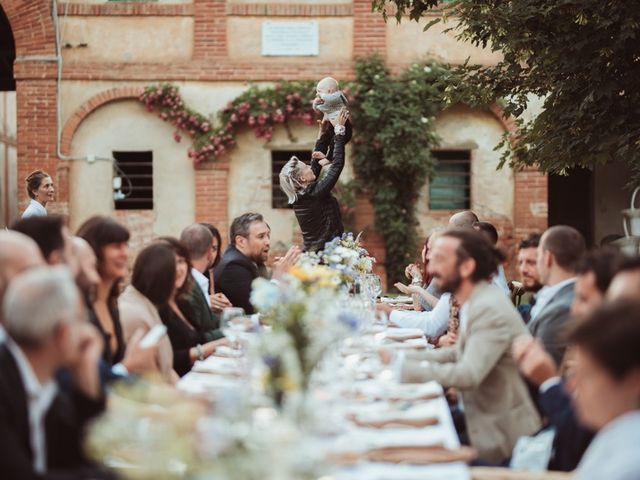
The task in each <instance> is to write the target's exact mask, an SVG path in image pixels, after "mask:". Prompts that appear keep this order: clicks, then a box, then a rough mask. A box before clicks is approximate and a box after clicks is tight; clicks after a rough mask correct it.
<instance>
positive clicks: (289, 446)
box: [86, 380, 325, 480]
mask: <svg viewBox="0 0 640 480" xmlns="http://www.w3.org/2000/svg"><path fill="white" fill-rule="evenodd" d="M224 388H225V387H220V388H219V389H218V390H224ZM217 393H218V394H220V395H224V392H217ZM235 410H237V411H234V412H233V413H232V414H231V413H230V412H229V411H225V409H224V408H221V407H220V406H218V405H211V404H210V403H209V401H205V400H204V399H202V398H196V397H191V396H187V395H185V394H183V393H181V392H179V391H178V390H176V389H175V388H173V387H171V386H169V385H166V384H162V383H154V382H150V381H147V380H138V381H136V382H133V383H131V382H121V383H119V384H117V385H116V387H115V388H114V389H113V390H112V391H111V392H110V395H109V402H108V404H107V411H106V412H105V413H104V414H103V415H102V416H101V417H100V418H98V419H97V420H96V421H95V422H93V424H92V425H91V426H90V428H89V430H88V440H87V445H86V449H87V452H88V453H89V455H90V456H91V457H92V458H93V459H94V460H96V461H97V462H99V463H100V464H103V465H105V466H107V467H109V468H111V469H113V470H114V471H115V472H116V473H117V474H118V478H123V479H125V480H151V479H163V480H174V479H175V480H179V479H180V480H182V479H191V480H204V479H207V480H212V479H216V480H235V479H243V480H294V479H295V480H313V479H317V478H319V477H320V476H322V474H323V473H324V472H323V471H324V469H325V467H324V462H323V459H322V458H320V457H318V455H316V454H315V453H314V452H311V451H309V449H308V448H306V446H305V443H304V442H303V438H302V432H301V430H300V429H299V428H298V427H297V425H296V424H295V423H293V422H292V421H291V419H289V418H287V417H285V416H281V415H277V412H276V411H275V410H274V409H272V408H265V407H260V406H258V407H255V408H251V406H250V405H248V404H247V408H240V409H235Z"/></svg>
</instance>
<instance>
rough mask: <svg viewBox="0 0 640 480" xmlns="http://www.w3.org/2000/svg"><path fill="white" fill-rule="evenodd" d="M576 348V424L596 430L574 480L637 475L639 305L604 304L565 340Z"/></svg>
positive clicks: (629, 478) (612, 479)
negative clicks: (578, 420) (577, 420)
mask: <svg viewBox="0 0 640 480" xmlns="http://www.w3.org/2000/svg"><path fill="white" fill-rule="evenodd" d="M568 341H569V342H570V343H571V344H572V345H573V346H574V347H575V349H576V358H575V372H574V375H573V377H572V378H573V379H572V381H571V383H572V387H573V390H574V395H573V402H574V404H575V407H576V412H577V414H578V417H579V418H580V421H581V422H582V423H583V424H584V425H586V426H588V427H590V428H593V429H595V430H598V433H597V435H596V437H595V438H594V439H593V442H591V445H590V446H589V448H588V449H587V451H586V452H585V454H584V457H583V458H582V461H581V462H580V464H579V465H578V470H577V474H576V478H577V479H578V480H583V479H606V480H635V479H637V478H638V477H639V476H640V456H639V455H638V444H640V350H638V345H640V303H639V302H638V301H637V300H636V301H631V300H619V301H615V302H612V303H610V304H604V305H603V306H602V307H600V308H599V309H597V310H595V311H593V312H592V313H591V314H590V315H589V316H588V317H587V318H585V319H584V320H582V321H580V322H577V323H576V325H575V327H574V329H573V330H572V331H571V332H570V334H569V336H568Z"/></svg>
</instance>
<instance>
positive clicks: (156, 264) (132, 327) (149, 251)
mask: <svg viewBox="0 0 640 480" xmlns="http://www.w3.org/2000/svg"><path fill="white" fill-rule="evenodd" d="M175 273H176V257H175V254H174V253H173V251H172V250H171V248H169V247H168V246H167V245H163V244H160V243H154V244H152V245H149V246H148V247H146V248H144V249H143V250H142V251H141V252H140V253H139V254H138V257H137V258H136V261H135V263H134V265H133V274H132V275H131V285H129V286H127V288H125V290H124V292H122V295H120V297H119V298H118V308H119V310H120V318H121V321H122V331H123V335H124V339H125V341H129V339H131V338H132V336H133V334H134V333H135V332H136V331H137V330H138V329H140V328H142V329H144V330H150V329H151V328H153V327H154V326H156V325H162V320H161V319H160V315H159V314H158V307H162V306H164V305H166V304H167V303H168V302H169V299H170V298H171V295H172V293H173V290H174V285H175ZM157 348H158V350H157V352H158V356H157V362H158V365H159V369H160V374H161V375H162V377H163V379H164V380H165V381H166V382H168V383H175V382H176V380H178V375H177V374H176V372H175V371H174V370H173V349H172V348H171V342H170V340H169V337H168V336H166V335H165V336H163V337H162V338H161V339H160V340H159V341H158V343H157Z"/></svg>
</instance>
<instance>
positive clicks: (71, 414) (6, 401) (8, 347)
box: [0, 267, 107, 479]
mask: <svg viewBox="0 0 640 480" xmlns="http://www.w3.org/2000/svg"><path fill="white" fill-rule="evenodd" d="M83 314H84V312H83V308H82V303H81V301H80V298H79V295H78V290H77V289H76V286H75V284H74V283H73V280H72V278H71V275H70V274H69V272H68V270H67V269H66V268H65V267H55V268H52V269H49V268H46V267H38V268H34V269H31V270H29V271H27V272H25V273H22V274H21V275H19V276H18V277H16V278H15V279H14V280H13V281H12V282H11V285H10V286H9V288H8V290H7V292H6V295H5V298H4V305H3V318H4V323H5V328H6V330H7V333H8V335H9V337H10V338H9V339H8V340H7V341H6V342H5V343H4V344H3V345H1V346H0V425H2V427H1V428H0V465H2V467H1V470H2V478H6V479H31V478H42V479H56V478H60V479H62V478H68V479H72V478H77V479H83V478H104V477H107V475H106V474H105V472H101V471H100V470H98V469H97V467H95V466H93V465H91V464H90V463H89V462H88V461H87V459H86V458H85V457H84V453H83V437H84V427H85V426H86V424H87V422H88V421H89V420H91V418H93V417H95V416H96V415H97V414H99V413H100V412H101V411H102V410H103V409H104V395H103V392H102V390H101V386H100V379H99V375H98V361H99V360H100V356H101V354H102V340H101V338H100V335H99V334H98V333H97V332H96V330H95V328H93V327H92V326H91V325H89V324H87V323H85V321H84V317H83ZM61 368H66V369H68V371H69V372H70V375H71V377H72V384H73V387H72V389H71V391H70V392H67V391H65V390H63V389H60V388H59V387H58V384H57V382H56V380H55V374H56V372H57V371H58V370H59V369H61Z"/></svg>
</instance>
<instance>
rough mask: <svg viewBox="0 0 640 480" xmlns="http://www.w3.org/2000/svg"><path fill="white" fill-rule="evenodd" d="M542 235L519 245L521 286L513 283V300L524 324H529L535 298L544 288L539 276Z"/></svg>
mask: <svg viewBox="0 0 640 480" xmlns="http://www.w3.org/2000/svg"><path fill="white" fill-rule="evenodd" d="M539 244H540V234H539V233H532V234H531V235H529V236H528V237H527V238H525V239H524V240H522V241H521V242H520V243H519V244H518V258H517V266H518V274H519V275H520V285H516V284H515V282H511V283H510V286H509V288H510V289H511V300H512V301H513V304H514V305H515V306H516V308H517V309H518V312H520V315H521V316H522V319H523V320H524V323H529V319H530V318H531V307H533V304H534V303H535V300H534V296H535V295H536V293H538V291H539V290H540V289H541V288H542V285H541V284H540V277H539V276H538V245H539Z"/></svg>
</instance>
